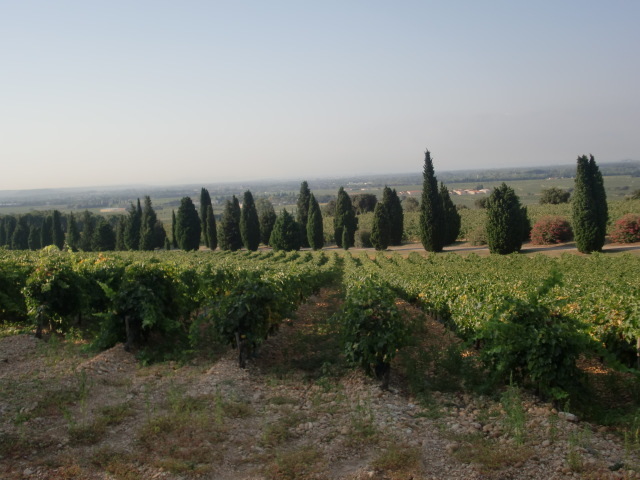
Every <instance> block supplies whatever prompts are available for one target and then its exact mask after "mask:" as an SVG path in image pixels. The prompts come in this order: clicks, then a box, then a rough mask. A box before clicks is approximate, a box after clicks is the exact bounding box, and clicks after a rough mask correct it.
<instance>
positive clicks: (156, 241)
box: [153, 220, 167, 249]
mask: <svg viewBox="0 0 640 480" xmlns="http://www.w3.org/2000/svg"><path fill="white" fill-rule="evenodd" d="M166 239H167V231H166V230H165V229H164V223H162V220H156V223H155V225H154V226H153V248H154V249H155V248H164V247H165V241H166Z"/></svg>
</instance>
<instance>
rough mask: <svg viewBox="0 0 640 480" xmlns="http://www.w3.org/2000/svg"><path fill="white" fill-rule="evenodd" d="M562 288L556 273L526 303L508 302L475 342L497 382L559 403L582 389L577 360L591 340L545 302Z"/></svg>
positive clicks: (508, 298)
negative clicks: (516, 385) (518, 386)
mask: <svg viewBox="0 0 640 480" xmlns="http://www.w3.org/2000/svg"><path fill="white" fill-rule="evenodd" d="M559 283H560V277H559V274H557V273H555V272H554V273H552V275H551V277H550V278H549V279H548V280H546V281H545V282H544V284H543V285H542V286H541V287H540V288H539V289H538V291H536V292H533V293H532V294H531V295H530V296H529V298H528V299H527V300H521V299H517V298H511V297H506V298H505V300H504V302H503V304H502V306H500V307H498V308H497V310H496V313H495V315H494V316H493V318H492V319H491V320H489V321H488V322H487V323H486V324H484V325H483V327H482V328H481V329H480V330H478V332H477V334H476V337H475V339H474V341H475V342H476V343H477V344H479V345H481V346H482V348H481V350H480V358H481V360H482V362H483V363H484V364H485V365H486V366H487V367H488V368H489V370H490V371H491V372H492V375H493V376H494V379H495V380H498V381H501V382H505V383H506V382H508V381H510V380H511V379H512V380H513V381H514V382H517V383H520V384H522V385H526V386H530V387H533V388H535V389H536V390H537V391H538V392H539V393H541V394H543V395H546V396H549V397H553V398H556V399H560V398H562V397H563V396H564V395H566V393H567V391H568V390H571V389H572V388H573V387H575V386H576V385H577V384H578V382H579V379H580V375H579V373H580V372H579V370H578V368H577V367H576V360H577V359H578V357H579V356H580V355H581V354H583V353H585V351H586V350H587V348H588V346H589V345H590V343H589V337H588V336H587V334H586V333H585V331H584V328H585V327H584V326H583V325H582V324H580V323H579V322H578V321H577V320H575V319H573V318H571V317H569V316H565V315H562V314H560V313H558V312H557V311H556V310H554V309H552V307H551V305H550V304H549V301H548V300H547V299H546V297H547V295H548V294H549V292H550V291H551V289H552V288H553V287H554V286H555V285H557V284H559Z"/></svg>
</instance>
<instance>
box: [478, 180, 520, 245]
mask: <svg viewBox="0 0 640 480" xmlns="http://www.w3.org/2000/svg"><path fill="white" fill-rule="evenodd" d="M526 226H527V222H526V210H524V209H523V208H522V206H521V205H520V199H519V198H518V196H517V195H516V193H515V191H514V190H513V188H511V187H509V186H508V185H507V184H506V183H503V184H502V185H500V186H499V187H498V188H495V189H494V190H493V192H491V195H490V196H489V201H488V202H487V245H488V246H489V251H490V252H491V253H499V254H501V255H504V254H509V253H513V252H519V251H520V248H522V240H523V232H524V231H525V229H526Z"/></svg>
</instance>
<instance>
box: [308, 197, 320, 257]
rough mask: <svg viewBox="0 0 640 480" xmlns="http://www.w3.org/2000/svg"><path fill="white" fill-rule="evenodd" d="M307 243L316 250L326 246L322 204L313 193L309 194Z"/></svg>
mask: <svg viewBox="0 0 640 480" xmlns="http://www.w3.org/2000/svg"><path fill="white" fill-rule="evenodd" d="M306 233H307V243H308V245H309V246H310V247H311V248H312V249H314V250H320V249H321V248H322V247H324V225H323V224H322V212H321V211H320V205H318V201H317V200H316V197H315V196H314V195H313V193H312V194H311V195H310V196H309V212H308V214H307V227H306Z"/></svg>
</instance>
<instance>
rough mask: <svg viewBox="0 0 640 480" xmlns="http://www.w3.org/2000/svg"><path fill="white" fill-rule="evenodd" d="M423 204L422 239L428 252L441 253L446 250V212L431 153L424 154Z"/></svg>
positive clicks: (421, 209)
mask: <svg viewBox="0 0 640 480" xmlns="http://www.w3.org/2000/svg"><path fill="white" fill-rule="evenodd" d="M422 177H423V181H422V202H421V203H420V238H421V240H422V245H423V246H424V249H425V250H426V251H428V252H441V251H442V249H443V248H444V233H445V231H444V229H445V225H444V211H443V209H442V199H441V198H440V194H439V192H438V180H437V179H436V176H435V174H434V170H433V162H432V160H431V153H430V152H429V150H427V151H426V152H425V154H424V170H423V172H422Z"/></svg>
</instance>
